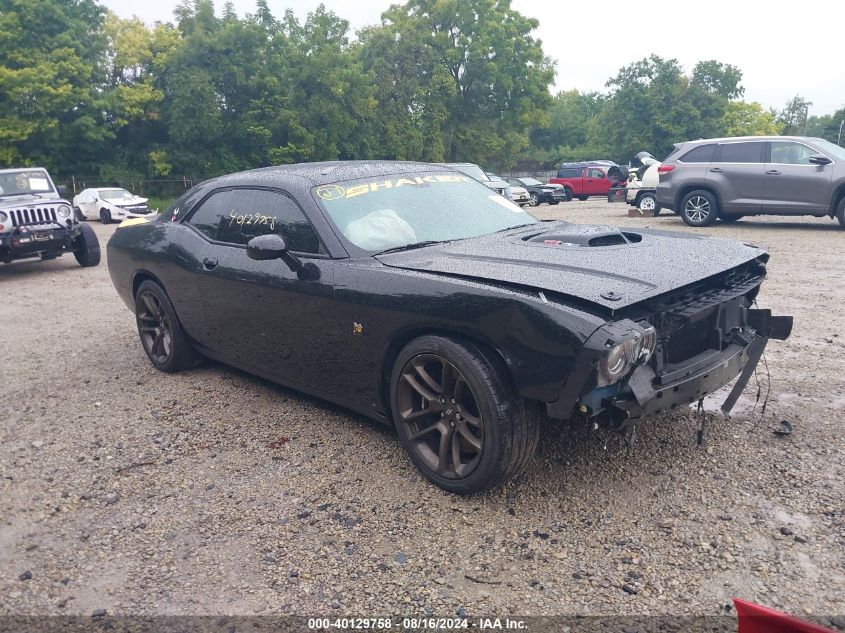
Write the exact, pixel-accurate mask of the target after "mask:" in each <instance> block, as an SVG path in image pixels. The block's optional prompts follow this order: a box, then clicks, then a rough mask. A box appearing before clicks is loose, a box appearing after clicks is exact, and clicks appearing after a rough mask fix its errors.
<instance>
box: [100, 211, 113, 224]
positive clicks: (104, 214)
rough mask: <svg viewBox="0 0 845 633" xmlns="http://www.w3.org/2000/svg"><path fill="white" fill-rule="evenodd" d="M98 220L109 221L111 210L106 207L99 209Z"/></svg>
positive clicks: (106, 222) (105, 222)
mask: <svg viewBox="0 0 845 633" xmlns="http://www.w3.org/2000/svg"><path fill="white" fill-rule="evenodd" d="M100 222H102V223H103V224H109V223H110V222H111V211H109V210H108V209H100Z"/></svg>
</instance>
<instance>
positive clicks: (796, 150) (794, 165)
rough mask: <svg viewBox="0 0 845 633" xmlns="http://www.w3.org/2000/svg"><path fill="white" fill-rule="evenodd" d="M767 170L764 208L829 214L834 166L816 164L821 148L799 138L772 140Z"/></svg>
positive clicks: (782, 211) (769, 146)
mask: <svg viewBox="0 0 845 633" xmlns="http://www.w3.org/2000/svg"><path fill="white" fill-rule="evenodd" d="M767 154H768V156H767V162H766V165H765V169H764V175H765V184H764V186H763V210H764V211H767V210H771V211H777V212H778V213H789V214H802V213H827V211H828V204H829V202H830V186H831V180H832V177H833V165H815V164H813V163H811V162H810V156H813V155H817V154H819V151H818V150H816V149H814V148H812V147H810V146H809V145H805V144H804V143H800V142H798V141H788V140H776V141H769V143H768V152H767Z"/></svg>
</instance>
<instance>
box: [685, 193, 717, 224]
mask: <svg viewBox="0 0 845 633" xmlns="http://www.w3.org/2000/svg"><path fill="white" fill-rule="evenodd" d="M718 217H719V203H718V201H717V200H716V196H714V195H713V194H712V193H710V192H709V191H706V190H705V189H696V190H695V191H691V192H689V193H688V194H687V195H686V196H684V199H683V200H682V201H681V219H683V221H684V222H686V223H687V224H688V225H690V226H710V225H711V224H713V223H714V222H715V221H716V218H718Z"/></svg>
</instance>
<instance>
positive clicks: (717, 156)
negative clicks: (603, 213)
mask: <svg viewBox="0 0 845 633" xmlns="http://www.w3.org/2000/svg"><path fill="white" fill-rule="evenodd" d="M658 173H659V175H660V182H659V183H658V185H657V202H658V204H659V206H660V207H662V208H666V209H672V210H674V211H675V213H677V214H678V215H680V216H681V217H682V218H683V220H684V222H686V223H687V224H689V225H690V226H709V225H710V224H713V222H715V221H716V220H717V219H719V220H722V221H723V222H735V221H736V220H738V219H740V218H741V217H743V216H746V215H813V216H816V217H823V216H830V217H831V218H832V217H834V216H835V217H837V218H838V219H839V223H840V224H841V225H842V227H843V228H845V148H842V147H839V146H838V145H834V144H833V143H831V142H829V141H826V140H824V139H820V138H806V137H803V136H746V137H737V138H720V139H705V140H700V141H688V142H686V143H678V144H677V145H675V149H674V150H673V151H672V152H671V153H670V154H669V156H668V157H667V158H666V160H664V161H663V164H662V165H661V166H660V167H658Z"/></svg>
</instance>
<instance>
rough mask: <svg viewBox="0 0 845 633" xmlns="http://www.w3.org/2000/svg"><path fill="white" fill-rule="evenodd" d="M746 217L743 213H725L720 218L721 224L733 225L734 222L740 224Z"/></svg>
mask: <svg viewBox="0 0 845 633" xmlns="http://www.w3.org/2000/svg"><path fill="white" fill-rule="evenodd" d="M744 217H745V216H744V215H742V214H741V213H731V214H728V213H723V214H721V215H720V216H719V222H724V223H725V224H733V223H734V222H739V221H740V220H741V219H742V218H744Z"/></svg>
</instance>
